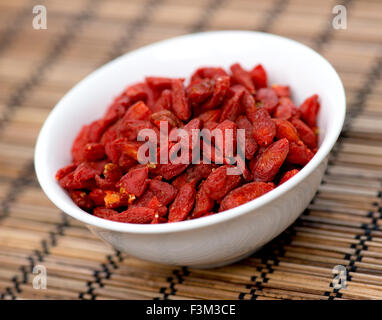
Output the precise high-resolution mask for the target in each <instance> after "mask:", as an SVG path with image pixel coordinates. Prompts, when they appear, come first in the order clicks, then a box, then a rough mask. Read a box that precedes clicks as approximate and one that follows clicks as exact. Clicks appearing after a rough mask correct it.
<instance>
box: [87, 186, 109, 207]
mask: <svg viewBox="0 0 382 320" xmlns="http://www.w3.org/2000/svg"><path fill="white" fill-rule="evenodd" d="M105 196H106V193H105V191H104V190H102V189H93V190H92V191H90V193H89V198H90V199H91V200H92V201H93V202H94V204H95V205H96V206H104V205H105V200H104V199H105Z"/></svg>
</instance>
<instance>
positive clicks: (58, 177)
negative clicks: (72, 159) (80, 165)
mask: <svg viewBox="0 0 382 320" xmlns="http://www.w3.org/2000/svg"><path fill="white" fill-rule="evenodd" d="M76 168H77V165H76V164H74V163H72V164H69V165H67V166H65V167H63V168H61V169H59V170H58V171H57V173H56V180H61V179H62V178H63V177H65V176H66V175H68V174H69V173H71V172H73V171H74V170H75V169H76Z"/></svg>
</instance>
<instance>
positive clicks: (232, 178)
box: [204, 165, 241, 200]
mask: <svg viewBox="0 0 382 320" xmlns="http://www.w3.org/2000/svg"><path fill="white" fill-rule="evenodd" d="M228 168H229V166H227V165H224V166H221V167H219V168H217V169H216V170H214V171H212V172H211V174H210V175H209V176H208V178H207V179H206V181H205V183H204V189H205V192H206V193H207V195H208V196H209V197H210V198H211V199H214V200H221V199H223V198H224V196H225V195H226V194H227V193H228V192H230V191H231V190H232V189H234V188H235V187H237V186H238V185H239V184H240V182H241V176H239V175H229V174H228V173H227V169H228Z"/></svg>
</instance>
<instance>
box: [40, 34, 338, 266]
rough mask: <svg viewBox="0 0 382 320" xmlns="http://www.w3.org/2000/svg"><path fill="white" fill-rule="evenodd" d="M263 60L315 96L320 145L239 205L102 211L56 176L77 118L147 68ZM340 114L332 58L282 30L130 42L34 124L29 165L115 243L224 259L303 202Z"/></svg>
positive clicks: (282, 223)
mask: <svg viewBox="0 0 382 320" xmlns="http://www.w3.org/2000/svg"><path fill="white" fill-rule="evenodd" d="M234 62H240V63H241V64H242V65H243V66H244V67H245V68H251V67H253V66H254V65H256V64H258V63H262V64H263V66H264V67H265V69H266V71H267V73H268V76H269V83H279V84H288V85H290V86H291V88H292V93H293V99H294V100H295V102H296V103H298V104H299V103H301V102H302V101H303V100H304V99H305V98H307V97H308V96H310V95H312V94H314V93H317V94H319V96H320V101H321V110H320V113H319V119H318V123H319V127H320V148H319V150H318V152H317V154H316V155H315V156H314V158H313V159H312V160H311V161H310V162H309V164H308V165H306V166H305V167H304V168H303V169H302V170H301V172H299V173H298V174H297V175H296V176H295V177H293V178H292V179H290V180H289V181H287V182H286V183H284V184H283V185H281V186H280V187H278V188H276V189H275V190H273V191H271V192H269V193H267V194H266V195H264V196H262V197H260V198H258V199H255V200H253V201H250V202H249V203H246V204H244V205H242V206H240V207H237V208H233V209H231V210H229V211H226V212H224V213H220V214H216V215H213V216H209V217H205V218H200V219H195V220H190V221H183V222H178V223H169V224H159V225H136V224H126V223H119V222H114V221H109V220H104V219H100V218H97V217H95V216H92V215H90V214H88V213H86V212H85V211H83V210H81V209H80V208H79V207H77V206H76V205H75V204H74V203H73V202H72V200H71V199H70V197H69V196H68V194H67V193H66V192H65V190H63V189H62V188H61V187H60V186H59V185H58V183H57V182H56V181H55V178H54V176H55V173H56V171H57V169H59V168H61V167H63V166H65V165H67V164H69V163H70V161H71V156H70V148H71V144H72V142H73V139H74V137H75V135H76V134H77V132H78V131H79V130H80V128H81V126H82V125H83V124H86V123H89V122H91V121H92V120H95V119H97V118H99V117H101V116H102V114H103V113H104V112H105V109H106V107H107V106H108V105H109V103H110V102H111V101H112V99H113V97H115V96H116V95H118V94H119V93H120V92H121V91H122V90H123V89H124V88H125V87H126V86H127V85H128V84H131V83H134V82H136V81H140V80H142V79H144V77H145V76H147V75H159V76H170V77H186V76H190V75H191V73H192V72H193V71H194V70H195V69H196V68H198V67H200V66H206V65H207V66H209V65H216V66H223V67H225V68H229V66H230V65H231V64H232V63H234ZM344 116H345V94H344V89H343V86H342V83H341V80H340V78H339V76H338V74H337V73H336V71H335V70H334V69H333V67H332V66H331V65H330V64H329V63H328V62H327V61H326V60H325V59H324V58H323V57H322V56H320V55H319V54H317V53H316V52H315V51H313V50H312V49H310V48H308V47H306V46H304V45H302V44H300V43H298V42H295V41H293V40H289V39H286V38H283V37H279V36H275V35H270V34H265V33H259V32H249V31H219V32H206V33H198V34H192V35H186V36H181V37H177V38H173V39H169V40H165V41H161V42H158V43H154V44H152V45H149V46H146V47H144V48H141V49H139V50H136V51H133V52H130V53H128V54H126V55H124V56H122V57H120V58H118V59H116V60H114V61H112V62H110V63H108V64H106V65H105V66H103V67H101V68H100V69H98V70H97V71H95V72H93V73H92V74H90V75H89V76H88V77H86V78H85V79H84V80H82V81H81V82H80V83H78V84H77V85H76V86H75V87H74V88H73V89H71V90H70V91H69V92H68V93H67V94H66V95H65V96H64V97H63V98H62V99H61V101H60V102H59V103H58V104H57V105H56V107H55V108H54V109H53V111H52V112H51V113H50V115H49V117H48V119H47V120H46V122H45V124H44V126H43V127H42V129H41V132H40V135H39V138H38V141H37V145H36V150H35V167H36V172H37V177H38V180H39V182H40V184H41V187H42V189H43V190H44V191H45V193H46V194H47V196H48V197H49V199H50V200H51V201H52V202H53V203H54V204H55V205H56V206H57V207H58V208H60V209H61V210H62V211H64V212H66V213H67V214H69V215H70V216H72V217H73V218H75V219H78V220H80V221H82V222H84V223H85V224H86V225H87V226H88V227H89V228H90V229H91V230H92V231H93V232H94V233H95V234H97V235H98V236H100V237H101V238H102V239H104V240H105V241H106V242H108V243H110V244H111V245H112V246H113V247H115V248H116V249H118V250H121V251H123V252H126V253H128V254H131V255H133V256H135V257H138V258H141V259H145V260H150V261H154V262H159V263H165V264H173V265H184V266H194V267H214V266H219V265H224V264H229V263H232V262H234V261H237V260H239V259H241V258H243V257H245V256H248V255H250V254H251V253H252V252H254V251H255V250H257V249H259V248H260V247H261V246H263V245H264V244H266V243H267V242H268V241H270V240H271V239H273V238H274V237H276V236H277V235H278V234H280V233H281V232H282V231H283V230H285V229H286V228H287V227H288V226H289V225H290V224H292V223H293V222H294V221H295V220H296V218H297V217H298V216H299V215H300V214H301V212H302V211H303V210H304V209H305V208H306V207H307V206H308V204H309V202H310V201H311V199H312V198H313V196H314V194H315V192H316V190H317V188H318V186H319V184H320V182H321V179H322V176H323V173H324V170H325V168H326V164H327V158H328V154H329V152H330V150H331V149H332V147H333V145H334V143H335V142H336V140H337V138H338V135H339V134H340V131H341V128H342V125H343V121H344Z"/></svg>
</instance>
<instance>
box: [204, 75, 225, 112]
mask: <svg viewBox="0 0 382 320" xmlns="http://www.w3.org/2000/svg"><path fill="white" fill-rule="evenodd" d="M229 86H230V77H228V76H219V77H217V78H215V87H214V93H213V94H212V97H211V98H210V99H208V100H207V101H206V102H205V103H203V104H202V105H201V107H200V110H202V111H203V112H204V111H207V110H210V109H214V108H216V107H217V106H219V105H220V104H221V103H222V102H223V100H224V97H225V95H226V93H227V90H228V88H229Z"/></svg>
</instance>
